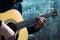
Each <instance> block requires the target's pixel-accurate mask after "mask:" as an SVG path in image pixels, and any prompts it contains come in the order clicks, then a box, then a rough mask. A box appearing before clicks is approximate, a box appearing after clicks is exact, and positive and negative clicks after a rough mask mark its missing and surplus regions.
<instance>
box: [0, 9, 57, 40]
mask: <svg viewBox="0 0 60 40" xmlns="http://www.w3.org/2000/svg"><path fill="white" fill-rule="evenodd" d="M50 16H57V11H56V10H55V9H52V11H51V12H50V13H48V14H44V15H41V17H45V18H47V17H50ZM36 18H37V17H35V18H31V19H28V20H23V17H22V16H21V14H20V12H19V11H17V10H15V9H11V10H8V11H6V12H3V13H0V20H2V21H3V22H4V23H5V24H9V23H13V24H15V25H17V28H18V30H19V35H18V40H28V30H27V28H26V27H27V26H28V25H31V24H35V23H36ZM1 37H2V33H1V32H0V40H1Z"/></svg>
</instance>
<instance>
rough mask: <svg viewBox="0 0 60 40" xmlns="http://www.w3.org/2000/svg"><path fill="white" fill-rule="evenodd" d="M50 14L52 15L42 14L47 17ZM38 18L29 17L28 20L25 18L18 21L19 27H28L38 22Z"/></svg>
mask: <svg viewBox="0 0 60 40" xmlns="http://www.w3.org/2000/svg"><path fill="white" fill-rule="evenodd" d="M50 16H51V15H50V13H49V14H44V15H41V17H45V18H48V17H50ZM36 19H37V17H35V18H31V19H28V20H24V21H22V22H19V23H17V26H18V29H21V28H24V27H27V26H28V25H31V24H36V22H37V21H36Z"/></svg>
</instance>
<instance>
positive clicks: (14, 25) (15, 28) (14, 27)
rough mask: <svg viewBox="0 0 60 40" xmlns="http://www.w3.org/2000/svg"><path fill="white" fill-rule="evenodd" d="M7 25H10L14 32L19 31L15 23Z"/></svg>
mask: <svg viewBox="0 0 60 40" xmlns="http://www.w3.org/2000/svg"><path fill="white" fill-rule="evenodd" d="M7 25H8V26H9V27H10V28H11V29H12V30H13V31H14V32H16V31H17V25H16V24H14V23H12V22H9V23H8V24H7Z"/></svg>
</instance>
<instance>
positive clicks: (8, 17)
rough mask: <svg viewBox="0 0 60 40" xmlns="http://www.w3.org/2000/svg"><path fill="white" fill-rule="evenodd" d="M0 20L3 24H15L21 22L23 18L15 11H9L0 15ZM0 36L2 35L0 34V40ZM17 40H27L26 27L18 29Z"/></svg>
mask: <svg viewBox="0 0 60 40" xmlns="http://www.w3.org/2000/svg"><path fill="white" fill-rule="evenodd" d="M0 20H2V21H3V22H4V23H5V24H8V23H10V22H12V23H14V24H15V23H18V22H21V21H23V17H22V16H21V14H20V12H19V11H17V10H15V9H11V10H8V11H6V12H4V13H0ZM1 36H2V33H1V32H0V40H1ZM18 40H28V31H27V28H26V27H25V28H22V29H20V31H19V35H18Z"/></svg>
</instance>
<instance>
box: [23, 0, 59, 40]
mask: <svg viewBox="0 0 60 40" xmlns="http://www.w3.org/2000/svg"><path fill="white" fill-rule="evenodd" d="M22 6H23V10H22V11H23V12H22V14H23V17H24V19H29V18H32V17H35V16H37V14H38V12H40V13H41V14H46V13H49V12H50V10H51V8H55V9H56V10H57V12H58V16H56V18H55V19H53V18H52V17H49V18H47V21H46V26H45V27H43V28H42V29H40V31H38V32H37V33H35V35H36V36H37V38H38V40H60V0H23V2H22Z"/></svg>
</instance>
